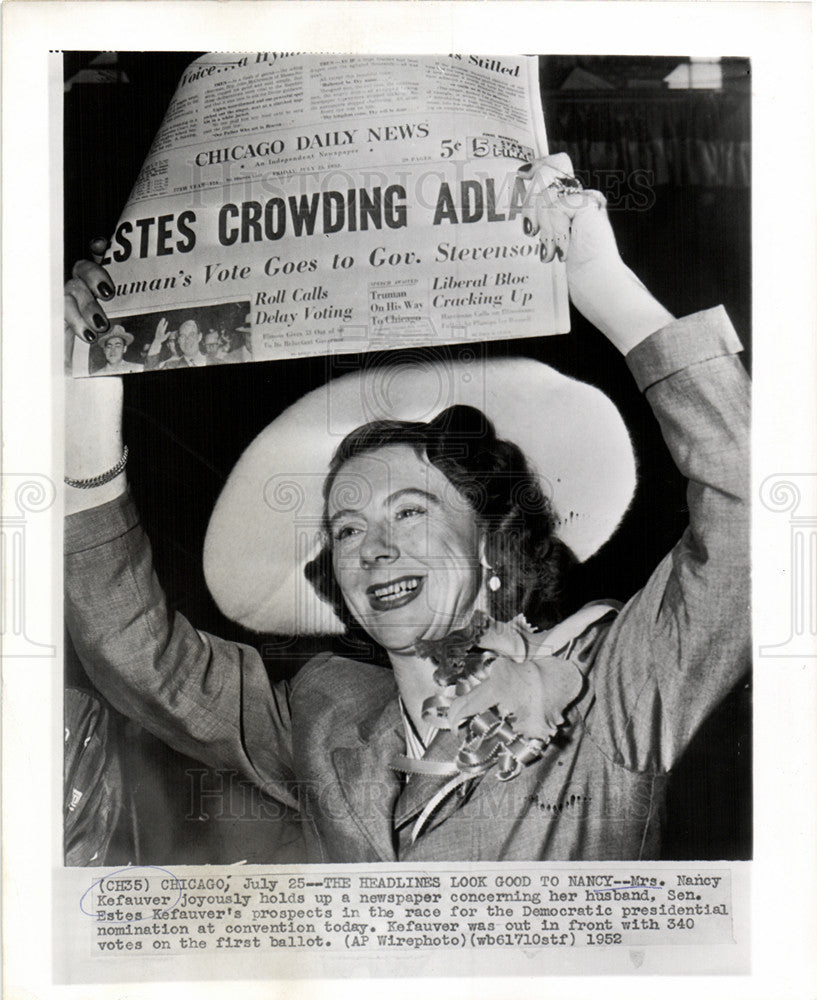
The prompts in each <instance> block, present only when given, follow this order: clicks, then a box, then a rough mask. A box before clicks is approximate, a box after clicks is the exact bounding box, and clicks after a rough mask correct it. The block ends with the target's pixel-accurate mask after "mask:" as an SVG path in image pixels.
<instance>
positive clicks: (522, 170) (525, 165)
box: [518, 163, 533, 174]
mask: <svg viewBox="0 0 817 1000" xmlns="http://www.w3.org/2000/svg"><path fill="white" fill-rule="evenodd" d="M532 166H533V165H532V164H531V163H523V164H522V166H521V167H520V168H519V171H518V172H519V173H520V174H529V173H530V171H531V167H532Z"/></svg>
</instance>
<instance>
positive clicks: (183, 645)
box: [65, 154, 750, 863]
mask: <svg viewBox="0 0 817 1000" xmlns="http://www.w3.org/2000/svg"><path fill="white" fill-rule="evenodd" d="M577 166H579V165H577ZM579 172H581V171H579ZM519 178H520V184H521V187H522V189H524V191H525V192H526V197H525V203H524V208H523V210H522V211H521V213H520V216H519V219H518V220H517V221H518V227H519V232H520V239H521V240H523V241H528V242H530V243H531V244H532V245H533V246H535V247H536V248H537V258H538V263H539V265H540V266H541V269H542V270H541V273H542V275H543V276H544V274H545V273H546V271H545V268H547V267H548V265H550V264H551V262H554V261H563V262H564V264H565V270H566V278H567V289H568V292H569V296H570V301H571V303H572V305H573V306H574V307H575V309H576V310H577V311H578V313H579V314H580V315H581V317H583V318H584V320H586V321H587V323H588V324H590V325H592V327H594V328H595V330H596V331H598V333H597V336H598V335H599V334H600V335H601V336H600V337H599V339H598V340H597V341H595V342H589V343H587V344H586V345H585V346H584V348H583V349H584V350H586V351H587V352H588V353H592V352H594V351H595V352H596V353H597V355H598V356H599V357H600V358H601V357H604V358H606V359H608V360H609V364H611V365H612V364H613V359H614V358H615V356H616V355H620V356H621V357H620V360H618V362H617V363H618V365H619V366H620V370H621V371H622V372H623V371H624V370H625V366H626V368H628V369H629V373H630V377H631V378H632V379H633V380H634V383H635V386H636V387H637V390H638V391H639V392H640V393H642V394H643V397H644V399H645V401H646V404H647V405H648V406H649V408H650V409H651V410H652V413H653V415H654V418H655V420H656V421H657V425H658V427H659V428H660V433H661V436H662V437H663V441H664V445H665V447H666V449H667V451H668V453H669V455H670V456H671V459H672V462H673V463H674V465H675V467H676V469H677V470H678V472H679V473H680V475H681V476H682V477H683V479H684V480H685V481H686V483H687V486H686V505H687V517H688V525H687V527H686V528H685V529H684V530H683V533H682V534H681V537H680V539H678V540H677V541H676V542H675V544H674V545H673V546H672V548H671V550H670V551H669V552H668V553H667V554H666V555H665V556H664V557H663V558H661V559H660V561H658V563H657V566H653V568H652V572H651V573H650V574H649V575H648V577H647V578H646V579H645V580H642V581H641V582H640V585H639V586H637V587H635V588H633V589H634V590H635V592H634V593H632V594H631V595H630V594H628V595H623V596H625V597H629V599H628V600H626V601H625V602H622V601H620V600H599V598H600V597H604V594H603V593H595V594H593V595H588V594H584V595H582V599H581V600H579V601H578V602H577V601H576V596H575V593H574V590H573V582H572V581H573V580H574V578H575V575H576V572H577V571H578V570H579V564H581V563H583V562H585V561H587V560H589V559H591V557H593V556H594V555H595V553H597V552H598V551H599V550H600V549H601V548H602V546H604V545H605V543H607V542H608V540H609V539H610V538H611V536H613V535H614V533H615V531H616V528H617V526H618V524H619V522H620V521H621V520H622V518H624V516H625V514H626V511H627V509H628V506H629V505H630V503H631V500H632V496H633V492H634V490H635V488H636V478H635V473H634V469H635V462H634V457H633V452H632V447H631V444H630V439H629V435H628V433H627V429H626V428H625V426H624V422H623V420H622V417H621V415H620V414H619V412H618V409H617V408H616V406H615V405H614V404H613V403H611V402H610V400H609V399H608V398H607V397H606V396H605V395H604V394H603V393H602V392H600V391H599V390H598V389H596V388H595V387H593V386H591V385H588V384H586V383H585V382H583V381H578V380H576V379H574V378H568V377H567V376H565V375H562V374H560V373H559V372H558V371H557V370H555V369H554V368H552V367H550V366H549V365H547V364H543V363H542V361H541V360H538V359H534V358H531V357H524V356H521V357H519V356H516V354H515V352H514V349H513V344H511V345H510V349H509V350H508V349H506V350H505V351H504V352H503V353H500V354H497V352H493V353H491V354H486V355H485V356H484V357H482V358H480V359H479V360H478V361H477V362H474V361H473V360H469V361H468V362H467V363H466V362H464V361H463V360H456V359H454V360H452V359H450V358H445V357H440V356H439V354H434V353H422V354H419V355H418V354H417V352H414V353H413V354H412V355H411V357H410V358H401V357H399V356H395V357H391V358H389V359H387V360H386V362H385V363H384V364H382V365H378V364H372V365H363V366H360V367H359V368H358V369H354V368H352V369H349V368H347V369H345V373H342V374H340V376H339V377H335V378H330V379H328V380H323V383H324V384H321V381H320V380H313V383H312V384H311V385H310V388H311V390H312V391H310V392H303V391H299V387H298V386H290V388H289V395H288V396H286V397H285V399H286V401H287V402H289V405H288V406H286V407H284V406H283V405H282V406H281V407H280V408H279V409H278V411H277V412H276V413H275V415H274V418H273V419H272V420H271V422H270V423H269V424H268V426H266V427H265V428H264V429H262V430H261V431H260V433H258V434H257V435H256V436H255V439H254V440H252V441H250V442H248V441H246V440H245V441H244V443H245V444H248V447H246V448H245V450H244V451H243V454H241V457H240V458H239V459H238V462H237V463H236V465H235V468H234V469H233V471H232V472H231V473H230V475H229V477H228V478H227V480H226V483H225V484H224V487H223V490H222V491H221V494H220V496H219V499H218V502H217V504H216V507H215V510H214V512H213V514H212V517H211V518H210V521H209V527H208V529H207V536H206V541H205V547H204V572H205V575H206V579H207V584H208V587H209V590H210V593H211V594H212V597H213V598H214V599H215V602H216V604H217V605H218V608H219V609H220V611H221V612H222V613H223V614H224V615H225V616H226V617H227V618H229V619H231V620H232V621H235V622H238V623H239V624H240V625H242V626H244V627H245V628H246V629H248V630H250V631H251V632H252V633H256V634H261V635H268V636H275V637H279V640H280V637H284V636H292V637H295V639H303V637H310V636H312V637H315V638H312V639H309V642H311V644H312V653H313V655H310V656H309V657H308V658H307V659H306V662H305V663H304V664H303V666H301V668H300V670H298V671H297V673H295V675H294V677H292V678H280V679H275V678H272V677H270V675H269V672H268V669H267V666H266V665H265V662H264V659H263V658H262V655H261V653H260V652H259V650H258V649H257V648H255V647H254V646H253V645H252V643H251V642H249V641H248V638H249V636H247V635H245V636H242V637H236V636H235V635H234V636H233V637H227V638H219V637H217V636H216V635H214V634H211V633H210V631H206V630H201V629H198V628H196V627H195V626H194V624H191V623H190V621H188V619H187V617H186V615H185V614H183V613H181V612H180V611H178V610H175V609H174V607H173V606H172V605H173V603H175V602H174V601H173V600H170V599H169V598H168V596H167V595H166V593H165V592H164V590H163V588H162V584H161V582H160V580H161V575H162V574H161V572H159V573H158V574H157V572H156V571H155V570H154V557H153V554H152V550H151V546H150V544H149V542H148V538H147V533H146V531H145V529H144V528H143V527H142V524H141V522H140V517H139V514H138V512H137V504H136V503H135V502H134V496H132V494H131V490H130V489H129V486H128V479H127V475H128V472H127V460H128V448H126V447H125V444H126V442H127V443H128V445H130V439H129V438H128V433H127V420H128V417H127V413H125V415H124V418H123V398H124V397H123V384H122V381H121V379H119V378H116V377H112V378H106V379H85V378H74V379H68V380H67V385H66V407H67V412H66V483H67V490H66V511H67V513H68V519H67V522H66V532H65V544H66V556H65V596H66V620H67V624H68V629H69V632H70V635H71V640H72V643H73V647H74V649H75V650H76V654H77V657H78V661H79V664H81V667H82V670H83V671H84V672H85V674H86V675H87V677H88V678H89V679H90V681H91V682H92V684H93V687H94V688H95V689H96V691H97V692H99V693H100V694H101V695H102V697H103V698H104V699H105V700H106V701H107V702H108V703H109V704H110V705H111V706H113V708H114V709H116V711H117V712H119V713H121V714H122V715H123V716H125V717H126V718H128V719H132V720H134V721H135V722H137V723H138V724H139V725H140V726H141V727H143V728H144V729H145V730H147V731H148V732H149V733H151V734H153V735H154V736H156V737H157V738H158V739H159V740H161V741H162V742H163V743H166V744H167V745H169V746H170V747H172V748H174V749H175V750H177V751H178V752H180V753H182V754H184V755H186V756H188V757H190V758H192V759H193V760H196V761H201V762H203V763H204V764H206V765H207V766H208V767H210V768H213V769H215V770H216V773H217V774H232V775H236V776H237V777H238V779H239V780H240V781H242V782H246V783H250V784H252V785H253V786H255V787H256V788H258V789H259V790H260V792H261V793H262V795H263V797H264V801H265V802H268V803H272V804H273V807H274V808H273V809H272V811H271V812H270V815H274V816H275V818H276V820H275V821H276V823H277V824H278V826H279V830H278V831H277V832H276V833H275V834H273V838H275V837H280V842H281V844H282V845H283V847H282V851H284V850H285V854H284V856H285V857H286V858H287V859H294V860H303V861H308V862H326V863H336V862H356V863H365V862H388V861H416V862H434V861H440V862H442V861H449V862H450V861H516V862H525V861H544V860H547V861H554V860H560V861H569V860H650V859H656V858H660V857H662V856H663V853H662V852H663V851H664V850H665V848H664V846H663V842H662V838H663V835H664V833H665V830H664V815H665V808H666V797H667V792H668V788H669V784H670V778H671V775H672V772H673V770H674V769H676V768H677V767H678V766H679V764H680V763H681V762H682V760H683V758H684V755H685V753H686V752H687V751H688V750H689V748H690V745H691V743H692V741H693V739H694V738H695V736H696V734H698V732H699V730H701V728H702V727H703V726H704V725H705V723H706V721H707V719H709V718H710V716H711V715H712V713H713V712H715V711H716V710H717V709H718V707H719V706H720V705H721V703H722V702H723V701H724V699H727V697H728V696H729V695H730V692H732V691H733V690H734V689H735V688H736V686H737V685H739V684H740V683H741V682H742V680H743V679H744V677H745V675H746V673H747V670H748V666H749V639H750V635H749V580H750V574H749V540H748V517H749V510H748V430H749V390H748V381H747V377H746V373H745V370H744V368H743V365H742V363H741V361H740V359H739V357H738V354H739V352H740V351H741V343H740V340H739V339H738V337H737V335H736V334H735V332H734V330H733V328H732V325H731V323H730V321H729V318H728V317H727V315H726V312H725V311H724V310H723V309H722V308H709V309H706V310H704V311H703V312H699V313H695V314H693V315H688V316H686V317H683V318H676V317H675V316H674V315H673V313H672V312H670V311H669V310H668V309H667V308H665V306H664V305H662V304H661V303H660V302H659V301H658V299H657V298H656V297H654V296H653V294H651V292H650V291H648V289H647V288H646V287H645V285H644V284H642V282H641V281H640V280H639V278H638V277H637V276H636V275H635V273H634V272H633V271H632V270H631V269H630V268H629V267H628V266H627V264H625V262H624V260H623V259H622V256H621V254H620V252H619V247H618V245H617V241H616V237H615V235H614V230H613V226H611V222H610V219H609V217H608V211H607V200H606V199H605V197H604V195H603V194H601V193H599V192H598V191H595V190H592V189H585V188H584V187H583V186H582V184H581V183H580V181H579V180H578V179H577V177H576V175H575V172H574V166H573V164H572V163H571V161H570V159H569V158H568V157H567V156H565V155H563V154H562V155H555V156H547V157H543V158H536V159H534V160H533V161H532V162H529V163H527V164H525V165H523V167H522V168H521V169H520V171H519ZM89 235H95V234H89ZM543 280H544V277H543ZM115 286H116V283H115V281H113V279H112V278H111V277H110V275H109V274H108V273H107V271H106V270H105V269H104V267H102V266H101V265H100V264H98V263H95V262H92V261H80V262H79V263H77V264H76V265H74V267H73V270H72V275H71V277H70V279H69V280H68V282H67V284H66V290H65V292H66V293H65V325H66V333H67V334H68V336H67V337H66V344H67V347H68V351H69V357H68V359H67V367H68V369H69V370H71V369H72V368H73V370H74V371H78V372H87V371H88V362H87V355H88V352H89V342H92V341H94V340H95V339H102V338H104V337H105V336H106V335H107V336H110V334H106V331H107V330H108V328H109V321H108V319H107V317H106V314H105V306H106V305H111V304H113V305H115V302H114V299H115V295H114V293H113V288H114V287H115ZM190 322H193V321H192V320H191V321H190ZM166 326H167V324H165V327H166ZM113 329H114V331H115V329H116V328H115V327H114V328H113ZM182 329H183V327H180V328H179V343H180V347H181V349H182V351H183V353H184V345H183V344H182ZM195 332H196V335H197V339H196V343H195V346H196V350H197V351H198V349H199V341H200V340H201V333H200V332H199V329H198V326H196V330H195ZM157 337H158V334H157ZM154 343H155V342H154ZM423 346H424V347H425V346H426V345H423ZM610 348H612V350H611V349H610ZM148 357H150V354H149V355H148ZM418 358H419V360H418ZM604 363H605V364H606V363H607V362H606V361H605V362H604ZM205 364H206V359H205V356H204V355H203V354H202V355H201V360H200V361H197V362H196V365H197V366H198V365H202V366H203V365H205ZM268 364H269V365H270V369H269V371H268V376H269V379H270V383H269V384H270V385H271V386H272V387H273V388H272V391H273V392H275V391H276V388H277V384H278V383H277V382H276V380H278V379H284V378H285V377H286V376H285V375H284V374H283V372H282V366H283V365H285V364H286V365H288V364H289V362H269V363H268ZM146 367H150V365H149V364H148V365H146ZM165 367H175V366H174V365H172V364H171V365H166V366H165ZM208 371H209V369H208ZM240 371H242V372H243V371H244V369H239V368H238V367H237V366H234V367H233V368H232V371H230V372H228V373H224V377H229V376H230V375H233V376H235V377H236V378H237V377H238V375H239V372H240ZM340 371H344V370H343V369H340ZM202 374H204V373H196V372H189V373H185V375H184V376H178V383H176V391H177V392H178V393H181V394H184V393H185V391H186V390H185V389H184V388H183V385H189V384H190V382H191V381H192V379H194V378H197V377H199V376H200V375H202ZM330 374H337V372H330ZM625 374H626V373H625ZM214 377H215V376H214ZM151 378H152V377H151ZM158 378H166V379H168V380H169V379H171V378H173V379H175V378H177V375H173V376H170V375H168V376H157V379H158ZM183 378H186V379H187V382H184V383H183V381H182V379H183ZM127 381H128V384H129V385H130V383H131V382H132V381H134V380H127ZM223 384H226V383H223ZM441 387H442V389H443V390H444V391H441ZM146 391H147V392H149V391H150V390H146ZM189 391H191V392H193V391H195V390H192V389H191V390H189ZM134 398H135V397H134ZM123 419H124V421H125V424H124V428H125V429H123ZM639 419H641V417H640V416H639ZM330 430H331V433H330ZM641 461H642V462H646V461H649V459H643V458H642V459H641ZM142 474H143V475H149V473H148V471H147V469H143V472H142ZM163 486H164V484H163V483H159V484H150V485H149V486H148V485H146V486H145V487H143V488H144V489H149V490H151V491H153V490H158V491H159V492H161V490H162V489H163ZM138 488H139V484H138V482H137V481H136V479H134V484H133V493H134V495H135V494H136V492H137V490H138ZM656 489H657V491H659V492H660V487H658V486H656ZM174 491H178V496H179V498H180V499H181V500H182V502H184V498H185V496H186V493H187V492H188V487H187V486H186V484H185V483H184V482H178V483H177V484H176V485H175V486H174ZM292 496H296V497H297V508H295V507H293V504H292V503H291V502H290V500H291V498H292ZM555 497H558V503H557V502H556V500H555ZM655 500H656V503H659V502H660V497H656V498H655ZM306 534H308V535H309V538H310V544H309V545H307V544H304V537H305V535H306ZM636 537H637V536H636ZM338 633H343V634H344V636H345V639H344V642H345V647H344V648H343V649H342V650H340V649H339V648H338V646H337V645H336V644H335V640H333V639H332V638H331V634H336V635H337V634H338ZM323 637H325V641H324V638H323ZM322 647H323V648H322ZM278 648H280V649H281V650H283V651H284V654H285V653H286V649H287V643H286V642H285V641H279V642H278ZM276 810H277V812H276ZM281 831H283V833H282V832H281ZM86 853H87V852H86ZM244 856H246V855H244ZM267 859H268V860H276V857H275V847H274V844H273V845H272V846H271V847H270V853H269V855H268V858H267Z"/></svg>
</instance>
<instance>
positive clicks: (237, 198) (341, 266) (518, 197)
mask: <svg viewBox="0 0 817 1000" xmlns="http://www.w3.org/2000/svg"><path fill="white" fill-rule="evenodd" d="M546 153H547V140H546V136H545V127H544V119H543V114H542V106H541V98H540V94H539V84H538V71H537V61H536V59H535V58H531V57H511V56H501V57H498V56H486V57H479V56H463V55H450V56H444V57H425V56H424V57H415V56H402V57H379V58H372V57H359V56H338V55H293V54H281V53H272V52H257V53H251V54H243V55H237V54H224V53H216V54H210V55H207V56H205V57H202V58H200V59H197V60H196V61H195V62H193V63H192V64H191V65H190V66H189V67H188V69H187V70H186V72H185V73H184V74H183V75H182V78H181V81H180V83H179V85H178V88H177V90H176V93H175V95H174V97H173V100H172V101H171V103H170V107H169V108H168V110H167V113H166V115H165V117H164V121H163V122H162V126H161V128H160V129H159V132H158V134H157V135H156V138H155V140H154V142H153V145H152V147H151V149H150V152H149V153H148V156H147V158H146V160H145V162H144V165H143V167H142V169H141V172H140V173H139V176H138V177H137V179H136V183H135V185H134V188H133V191H132V193H131V196H130V198H129V200H128V203H127V205H126V207H125V209H124V212H123V213H122V216H121V219H120V221H119V224H118V225H117V227H116V230H115V232H114V234H113V239H112V244H111V248H110V251H109V253H108V256H107V257H106V259H105V261H104V263H105V265H106V266H107V267H108V268H109V271H110V273H111V276H112V278H113V279H114V283H115V286H116V293H117V294H116V299H115V300H114V303H113V307H112V308H111V309H110V310H109V315H110V317H111V318H112V319H113V320H114V322H115V323H116V324H118V325H119V326H120V327H121V328H122V329H121V330H120V331H118V332H120V334H122V332H123V331H124V333H125V334H127V335H129V336H123V337H122V338H121V339H123V340H124V341H125V347H126V351H125V355H124V361H125V364H124V365H123V364H122V363H121V360H122V359H121V358H117V359H116V362H115V365H116V366H115V367H112V365H111V364H110V359H108V362H107V363H106V359H105V358H104V357H103V356H102V353H103V352H102V351H101V350H99V349H97V350H96V351H93V352H91V356H90V359H89V369H90V370H89V374H121V373H123V372H124V371H138V370H140V369H142V368H143V370H150V369H153V368H157V367H176V366H178V365H179V364H181V365H182V366H186V363H185V362H180V358H181V357H182V355H183V354H184V351H183V349H182V348H181V347H180V346H179V341H178V334H179V330H180V328H181V327H182V326H183V324H184V323H185V322H187V321H191V320H192V321H195V324H196V327H195V329H194V328H193V327H192V326H191V325H190V324H189V323H188V326H187V327H186V328H185V331H186V332H187V333H188V345H187V346H188V348H189V350H188V352H187V357H188V358H191V359H194V360H195V362H196V363H199V364H200V363H202V360H203V359H204V358H205V357H206V359H207V361H208V363H225V362H227V363H229V362H235V361H250V360H253V361H259V360H260V361H263V360H270V359H282V358H293V357H308V356H313V355H325V354H327V353H349V352H361V351H372V350H378V349H383V348H401V347H410V346H413V345H418V344H423V345H428V344H435V343H436V344H450V343H457V342H462V341H471V342H473V341H480V340H492V339H498V338H503V339H504V338H509V337H514V338H516V337H530V336H539V335H545V334H555V333H565V332H566V331H567V330H568V328H569V321H568V301H567V290H566V281H565V277H564V265H563V264H562V263H560V262H559V261H558V260H557V261H555V262H553V263H550V264H545V263H542V262H541V260H540V250H539V243H538V241H537V240H536V239H532V238H531V237H529V236H526V235H525V234H524V233H523V229H522V219H521V217H520V213H521V210H522V206H523V203H524V201H525V195H526V185H527V184H528V183H529V182H527V181H525V180H524V179H523V178H522V177H520V176H519V175H518V174H517V170H518V168H519V167H520V166H522V165H523V164H525V163H528V162H530V161H531V160H532V159H534V158H535V157H540V156H543V155H546ZM196 333H197V334H198V336H199V340H198V344H197V345H196V343H195V341H194V340H193V339H192V338H194V337H195V335H196Z"/></svg>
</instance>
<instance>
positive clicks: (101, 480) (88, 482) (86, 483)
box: [65, 445, 128, 490]
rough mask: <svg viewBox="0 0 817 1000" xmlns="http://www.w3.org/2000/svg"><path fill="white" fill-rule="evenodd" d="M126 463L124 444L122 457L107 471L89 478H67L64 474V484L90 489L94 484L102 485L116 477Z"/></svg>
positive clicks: (77, 488) (126, 452) (126, 454)
mask: <svg viewBox="0 0 817 1000" xmlns="http://www.w3.org/2000/svg"><path fill="white" fill-rule="evenodd" d="M127 464H128V446H127V445H125V450H124V451H123V452H122V457H121V458H120V459H119V461H118V462H117V463H116V465H115V466H114V467H113V468H112V469H108V471H107V472H103V473H101V475H99V476H93V477H92V478H91V479H69V478H68V476H66V477H65V484H66V485H67V486H73V487H74V489H75V490H92V489H93V488H94V487H95V486H104V485H105V483H109V482H110V481H111V480H112V479H116V477H117V476H118V475H119V473H120V472H122V470H123V469H124V468H125V466H126V465H127Z"/></svg>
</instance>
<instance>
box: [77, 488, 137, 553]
mask: <svg viewBox="0 0 817 1000" xmlns="http://www.w3.org/2000/svg"><path fill="white" fill-rule="evenodd" d="M138 523H139V512H138V511H137V509H136V504H135V503H134V502H133V500H132V499H131V495H130V493H129V492H126V493H122V494H120V495H119V496H118V497H115V498H114V499H113V500H109V501H108V502H107V503H103V504H100V506H99V507H91V508H90V509H88V510H81V511H78V512H77V513H76V514H69V515H68V517H66V519H65V532H64V535H63V547H64V550H65V554H66V555H69V554H72V553H75V552H83V551H84V550H86V549H93V548H96V546H97V545H104V544H105V543H106V542H110V541H112V540H113V539H114V538H119V537H121V536H122V535H124V534H126V533H127V532H128V531H130V529H131V528H133V527H134V526H135V525H136V524H138Z"/></svg>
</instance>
